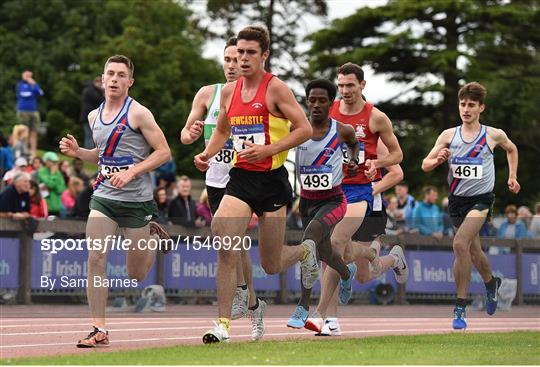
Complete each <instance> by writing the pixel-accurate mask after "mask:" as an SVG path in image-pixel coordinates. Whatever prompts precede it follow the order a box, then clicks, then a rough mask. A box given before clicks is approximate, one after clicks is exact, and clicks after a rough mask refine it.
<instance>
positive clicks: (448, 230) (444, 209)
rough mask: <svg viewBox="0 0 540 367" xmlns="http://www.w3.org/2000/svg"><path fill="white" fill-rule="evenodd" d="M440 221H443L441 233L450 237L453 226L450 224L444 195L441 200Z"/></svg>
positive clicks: (446, 199) (452, 233)
mask: <svg viewBox="0 0 540 367" xmlns="http://www.w3.org/2000/svg"><path fill="white" fill-rule="evenodd" d="M442 222H443V234H444V235H445V236H450V237H452V236H453V235H454V226H453V225H452V218H450V213H449V211H448V198H447V197H445V198H444V199H443V201H442Z"/></svg>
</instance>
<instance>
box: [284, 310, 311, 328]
mask: <svg viewBox="0 0 540 367" xmlns="http://www.w3.org/2000/svg"><path fill="white" fill-rule="evenodd" d="M308 317H309V311H308V310H306V309H305V308H304V307H303V306H301V305H297V306H296V309H295V310H294V313H293V314H292V316H291V318H290V319H289V321H287V326H288V327H291V328H293V329H301V328H303V327H304V325H305V324H306V321H307V319H308Z"/></svg>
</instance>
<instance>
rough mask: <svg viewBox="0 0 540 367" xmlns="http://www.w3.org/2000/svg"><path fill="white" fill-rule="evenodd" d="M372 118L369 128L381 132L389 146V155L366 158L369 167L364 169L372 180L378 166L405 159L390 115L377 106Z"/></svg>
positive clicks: (385, 143) (366, 164)
mask: <svg viewBox="0 0 540 367" xmlns="http://www.w3.org/2000/svg"><path fill="white" fill-rule="evenodd" d="M372 119H373V120H371V119H370V126H369V129H370V130H371V131H372V132H373V133H378V134H379V138H380V139H381V140H382V142H383V143H384V145H386V147H387V148H388V155H387V156H386V157H384V158H380V157H377V159H367V160H366V163H365V166H366V168H367V169H366V170H365V171H364V174H365V175H366V177H367V178H368V179H370V180H373V179H374V177H375V175H376V174H377V168H382V167H389V166H392V165H394V164H399V163H400V162H401V161H402V160H403V152H402V151H401V147H400V146H399V142H398V140H397V138H396V136H395V135H394V130H393V128H392V122H391V121H390V119H389V118H388V116H386V114H385V113H383V112H382V111H380V110H378V109H377V108H373V112H372Z"/></svg>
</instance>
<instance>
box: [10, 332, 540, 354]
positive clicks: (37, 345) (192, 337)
mask: <svg viewBox="0 0 540 367" xmlns="http://www.w3.org/2000/svg"><path fill="white" fill-rule="evenodd" d="M512 330H533V331H535V330H534V329H531V328H528V327H518V328H508V327H489V328H475V330H474V331H470V330H469V331H466V332H469V333H471V332H473V333H474V332H477V331H512ZM453 331H454V330H449V329H448V328H447V327H445V328H440V329H435V328H432V329H410V328H407V329H381V330H353V331H342V333H343V334H359V335H362V334H375V333H416V332H420V333H422V332H423V333H425V332H448V333H450V332H453ZM298 335H313V332H311V331H310V332H297V333H290V332H289V333H285V332H284V333H266V334H265V336H266V337H268V336H291V337H293V336H298ZM232 338H233V339H234V338H251V334H249V335H248V334H243V335H232ZM164 340H201V342H202V336H184V337H162V338H144V339H125V340H114V341H113V342H112V344H111V345H114V344H123V343H136V342H149V341H164ZM60 345H72V346H74V345H75V343H73V342H71V343H40V344H17V345H0V349H8V348H23V347H46V346H47V347H50V346H60Z"/></svg>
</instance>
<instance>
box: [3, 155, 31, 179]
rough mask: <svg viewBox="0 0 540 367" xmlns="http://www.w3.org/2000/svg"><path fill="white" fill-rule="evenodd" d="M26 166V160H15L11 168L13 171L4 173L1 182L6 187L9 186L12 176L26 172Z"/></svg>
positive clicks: (21, 158)
mask: <svg viewBox="0 0 540 367" xmlns="http://www.w3.org/2000/svg"><path fill="white" fill-rule="evenodd" d="M27 165H28V162H26V159H24V158H23V157H20V158H17V159H16V160H15V167H13V169H11V170H9V171H7V172H6V174H5V175H4V178H3V180H4V181H5V182H6V183H7V184H8V185H10V184H11V180H12V178H13V176H15V175H16V174H17V173H20V172H26V166H27Z"/></svg>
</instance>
